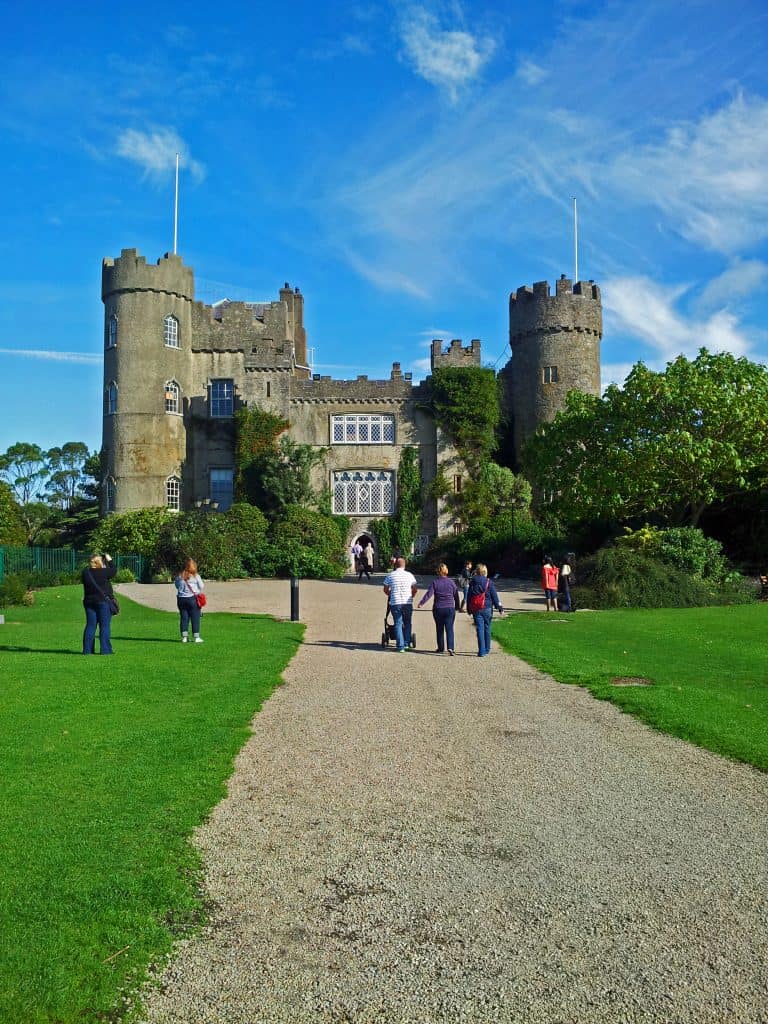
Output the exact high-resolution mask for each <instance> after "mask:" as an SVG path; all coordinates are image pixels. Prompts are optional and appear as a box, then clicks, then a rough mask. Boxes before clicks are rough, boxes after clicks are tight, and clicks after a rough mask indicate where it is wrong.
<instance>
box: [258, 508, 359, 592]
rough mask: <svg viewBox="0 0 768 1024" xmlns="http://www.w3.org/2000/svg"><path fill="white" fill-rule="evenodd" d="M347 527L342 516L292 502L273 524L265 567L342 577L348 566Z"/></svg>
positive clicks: (283, 572) (289, 573) (285, 572)
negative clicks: (346, 548) (330, 514)
mask: <svg viewBox="0 0 768 1024" xmlns="http://www.w3.org/2000/svg"><path fill="white" fill-rule="evenodd" d="M348 530H349V520H347V519H346V518H344V517H343V516H329V515H327V514H326V513H324V512H318V511H317V510H315V509H309V508H305V507H304V506H303V505H291V506H289V507H288V508H287V509H286V510H285V514H284V515H283V516H282V517H281V518H280V519H279V520H277V522H275V523H274V524H273V527H272V529H271V531H270V536H269V540H270V545H269V547H268V548H266V549H265V551H264V568H271V569H272V570H273V572H272V573H271V574H270V575H277V576H302V577H304V578H308V579H339V578H340V577H341V576H343V575H344V573H345V572H346V568H347V560H346V551H345V546H346V537H347V532H348ZM270 562H271V564H270ZM262 575H267V573H262Z"/></svg>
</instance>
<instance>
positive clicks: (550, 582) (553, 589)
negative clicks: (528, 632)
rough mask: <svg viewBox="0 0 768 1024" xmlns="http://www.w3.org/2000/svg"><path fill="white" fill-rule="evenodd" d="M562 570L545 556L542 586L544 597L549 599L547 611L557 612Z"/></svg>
mask: <svg viewBox="0 0 768 1024" xmlns="http://www.w3.org/2000/svg"><path fill="white" fill-rule="evenodd" d="M559 575H560V570H559V569H558V568H557V566H556V565H554V564H553V562H552V559H551V558H550V557H549V555H545V556H544V564H543V565H542V567H541V586H542V588H543V590H544V597H545V598H546V599H547V611H548V612H556V611H557V578H558V576H559Z"/></svg>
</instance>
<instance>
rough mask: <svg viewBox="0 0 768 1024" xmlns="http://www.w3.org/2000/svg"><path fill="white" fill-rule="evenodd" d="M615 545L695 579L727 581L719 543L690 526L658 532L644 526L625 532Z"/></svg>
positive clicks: (725, 561) (716, 581) (727, 573)
mask: <svg viewBox="0 0 768 1024" xmlns="http://www.w3.org/2000/svg"><path fill="white" fill-rule="evenodd" d="M616 544H617V545H618V546H619V547H626V548H632V549H633V550H635V551H641V552H643V553H645V554H647V555H650V557H651V558H658V559H661V560H662V561H664V562H667V563H669V564H670V565H672V566H674V567H675V568H676V569H678V570H679V571H680V572H683V573H686V574H687V575H689V576H694V577H696V578H697V579H701V580H708V581H710V582H712V583H714V584H717V585H719V584H720V583H723V582H725V581H726V580H727V579H728V578H729V571H728V561H727V559H726V557H725V555H724V554H723V547H722V544H721V543H720V541H718V540H715V539H714V538H713V537H707V536H705V535H704V533H703V532H702V531H701V530H699V529H698V528H696V527H693V526H678V527H673V528H671V529H668V530H663V529H662V530H660V529H657V528H656V527H653V526H648V525H646V526H644V527H643V528H642V529H640V530H627V532H626V533H625V535H624V536H623V537H620V538H618V539H617V541H616Z"/></svg>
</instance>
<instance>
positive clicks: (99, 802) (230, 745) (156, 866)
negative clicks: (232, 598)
mask: <svg viewBox="0 0 768 1024" xmlns="http://www.w3.org/2000/svg"><path fill="white" fill-rule="evenodd" d="M80 601H81V588H80V587H60V588H57V589H52V590H45V591H42V592H39V593H38V594H37V603H36V604H35V606H34V607H32V608H11V609H7V611H6V625H4V626H0V777H2V779H3V799H2V801H1V802H0V1020H1V1021H3V1022H4V1024H16V1022H19V1024H21V1022H23V1024H53V1022H56V1024H70V1022H75V1021H77V1022H79V1024H82V1022H83V1021H89V1022H100V1021H113V1020H116V1019H119V1017H120V1016H121V1014H122V1012H123V1011H124V1010H125V1008H126V1006H127V1003H126V1002H124V1001H122V1000H123V993H125V992H127V991H129V990H130V989H132V988H135V986H136V985H137V984H138V983H139V982H140V981H141V979H142V978H143V976H144V973H145V969H146V966H147V964H149V963H150V962H152V961H156V960H157V959H158V958H161V957H162V956H163V954H165V953H166V952H167V951H168V950H169V949H170V947H171V943H172V940H173V938H174V937H175V936H177V935H178V934H179V933H180V932H181V931H183V930H185V929H187V928H189V927H192V926H194V925H195V924H197V923H198V922H199V921H200V920H201V914H202V910H203V908H202V907H201V903H200V899H199V896H198V892H197V887H196V882H197V878H198V870H199V864H198V859H197V856H196V854H195V852H194V850H193V848H192V847H191V845H190V843H189V841H188V840H189V836H190V834H191V832H192V830H193V829H194V828H195V826H196V825H198V824H200V822H202V821H203V820H204V819H205V817H206V815H207V814H208V813H209V811H210V810H211V808H212V807H213V806H214V805H215V804H216V803H218V801H219V800H220V799H221V798H222V796H223V795H224V792H225V781H226V779H227V778H228V777H229V775H230V774H231V771H232V763H233V759H234V757H235V754H236V753H237V751H238V750H239V749H240V748H241V747H242V745H243V743H244V742H245V740H246V739H247V737H248V735H249V731H250V730H249V722H250V720H251V718H252V716H253V714H254V713H255V712H256V711H257V710H258V709H259V707H260V706H261V704H262V703H263V701H264V700H265V699H266V698H267V697H268V696H269V694H270V693H271V692H272V690H273V689H274V687H275V686H276V685H278V683H279V681H280V675H281V672H282V671H283V669H284V668H285V666H286V665H287V663H288V662H289V660H290V659H291V657H292V656H293V654H294V653H295V651H296V649H297V646H298V644H299V643H300V641H301V637H302V633H303V626H301V625H300V624H299V623H279V622H275V621H274V620H272V619H270V618H267V617H265V616H251V615H223V614H218V615H216V614H206V615H205V616H204V620H203V624H204V636H205V641H206V642H205V643H204V644H200V645H195V644H187V645H186V646H184V645H182V644H180V643H179V640H178V624H177V623H178V619H177V616H176V615H172V614H170V613H167V612H158V611H154V610H151V609H148V608H143V607H141V606H139V605H136V604H133V603H132V602H130V601H128V600H127V599H125V598H121V609H122V611H121V614H120V616H119V618H117V619H115V620H114V621H113V643H114V648H115V651H116V654H115V656H114V657H108V658H102V657H98V656H97V657H89V658H84V657H83V656H82V654H80V653H79V652H80V650H81V635H82V628H83V611H82V605H81V603H80Z"/></svg>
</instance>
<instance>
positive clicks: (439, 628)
mask: <svg viewBox="0 0 768 1024" xmlns="http://www.w3.org/2000/svg"><path fill="white" fill-rule="evenodd" d="M437 571H438V577H437V579H436V580H433V581H432V583H431V584H430V587H429V590H428V591H427V592H426V594H425V595H424V597H422V599H421V600H420V601H419V608H422V607H423V606H424V605H425V604H426V603H427V601H428V600H429V599H430V597H434V599H435V600H434V604H433V605H432V618H433V619H434V620H435V630H436V632H437V650H436V651H435V654H442V653H443V651H444V650H445V646H446V643H447V645H448V653H449V654H450V656H451V657H453V654H454V651H455V643H454V635H453V624H454V621H455V619H456V609H457V608H458V607H459V588H458V587H457V586H456V584H455V583H454V581H453V580H452V579H450V578H449V576H448V566H447V565H445V563H442V564H441V565H439V566H438V569H437Z"/></svg>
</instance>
